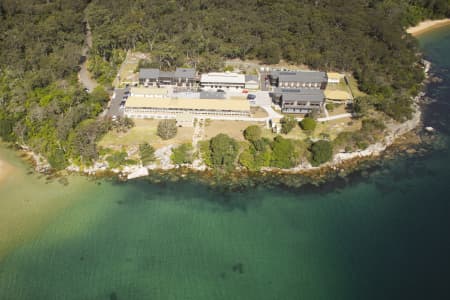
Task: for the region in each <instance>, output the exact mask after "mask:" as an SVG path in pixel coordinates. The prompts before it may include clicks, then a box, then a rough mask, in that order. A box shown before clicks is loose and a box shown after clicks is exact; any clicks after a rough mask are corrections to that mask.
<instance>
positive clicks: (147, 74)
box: [139, 69, 159, 79]
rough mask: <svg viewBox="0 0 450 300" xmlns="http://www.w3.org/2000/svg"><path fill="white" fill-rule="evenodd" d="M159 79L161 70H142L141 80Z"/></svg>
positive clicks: (140, 71)
mask: <svg viewBox="0 0 450 300" xmlns="http://www.w3.org/2000/svg"><path fill="white" fill-rule="evenodd" d="M158 77H159V69H140V70H139V79H147V78H151V79H156V78H158Z"/></svg>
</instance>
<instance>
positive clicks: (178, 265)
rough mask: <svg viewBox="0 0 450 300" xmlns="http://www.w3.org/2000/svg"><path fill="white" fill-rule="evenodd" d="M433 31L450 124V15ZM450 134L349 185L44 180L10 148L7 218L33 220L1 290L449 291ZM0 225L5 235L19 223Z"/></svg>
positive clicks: (178, 295) (432, 111) (440, 117)
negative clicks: (238, 186)
mask: <svg viewBox="0 0 450 300" xmlns="http://www.w3.org/2000/svg"><path fill="white" fill-rule="evenodd" d="M421 42H422V45H423V47H424V49H425V52H426V53H427V55H428V58H429V59H431V60H432V61H433V62H435V66H434V71H435V72H436V73H437V74H439V75H440V76H441V77H443V79H444V82H443V83H440V84H434V85H432V86H431V87H430V94H431V95H432V96H433V97H434V98H436V99H438V100H439V101H438V102H436V103H434V104H431V105H430V106H429V107H428V108H427V110H426V113H425V122H426V123H427V124H429V125H431V126H433V127H436V128H437V129H438V131H439V132H440V133H441V134H443V136H444V137H447V136H448V134H449V133H448V124H449V115H450V113H449V112H450V110H449V106H448V105H449V102H448V101H450V100H449V98H450V88H449V87H450V78H449V75H448V68H449V67H450V57H449V55H448V53H450V29H449V28H447V29H441V30H439V31H436V32H433V33H431V34H428V35H425V36H423V37H421ZM448 146H449V145H448V140H445V143H444V147H441V148H440V149H439V150H435V151H433V152H431V153H429V154H427V155H426V156H423V157H414V158H401V159H397V160H395V161H390V162H388V163H386V164H385V165H384V166H383V167H380V168H377V169H376V170H374V171H373V172H370V173H369V174H368V175H367V176H365V177H361V176H353V177H351V179H350V180H349V183H348V184H347V185H345V186H343V185H342V184H339V185H338V184H333V183H330V184H328V185H326V186H324V187H322V188H320V189H314V190H306V189H290V190H286V189H283V188H273V187H271V188H266V187H264V186H259V187H257V188H254V189H247V190H243V191H240V192H232V191H224V190H219V189H214V188H208V187H207V186H204V185H201V184H199V183H195V182H190V181H187V182H179V183H163V184H152V183H149V182H148V181H146V180H138V181H133V182H128V183H126V184H124V183H116V182H111V181H102V182H101V184H98V183H95V182H89V181H87V180H85V179H82V178H71V179H70V183H69V185H68V186H64V185H62V184H59V183H57V182H53V183H50V184H46V182H45V179H38V178H36V176H35V175H27V174H26V171H25V170H23V168H24V167H23V165H20V163H17V161H16V160H15V159H14V158H13V157H11V155H12V154H11V153H10V152H4V153H3V154H1V153H0V155H3V157H4V156H5V155H7V156H8V155H9V159H8V160H9V161H15V163H14V164H15V165H16V166H17V167H18V168H19V169H20V170H22V172H23V173H21V176H19V177H17V178H16V179H14V180H11V181H10V182H9V183H8V184H7V185H5V184H2V185H0V195H1V200H0V211H3V212H5V211H8V213H4V215H2V218H3V216H4V217H5V218H6V217H9V218H10V220H11V221H13V220H15V219H16V218H15V217H11V216H10V213H9V211H11V214H17V216H20V217H21V218H23V219H24V221H23V222H22V223H21V226H19V227H20V228H27V230H26V232H27V234H26V235H23V236H24V237H26V238H22V239H20V240H18V241H9V243H10V244H9V245H10V246H9V247H7V249H8V251H7V252H6V251H5V255H4V257H3V260H2V261H1V262H0V299H14V300H15V299H37V300H39V299H110V300H114V299H115V300H117V299H195V300H202V299H205V300H206V299H248V300H251V299H447V298H449V297H450V285H449V284H448V283H449V279H450V218H449V216H450V197H449V196H448V194H449V192H450V185H449V178H450V152H449V150H448ZM5 153H6V154H5ZM5 195H7V197H5ZM25 195H27V196H26V197H25ZM21 199H29V201H31V203H34V202H37V203H39V205H36V207H35V208H34V209H35V210H34V214H33V213H31V214H30V215H31V216H33V217H34V218H38V219H39V220H42V222H39V223H38V226H34V225H33V223H32V222H31V220H32V219H33V218H31V217H29V216H30V215H27V217H23V216H22V214H24V211H25V212H26V211H27V209H26V207H25V206H19V207H17V208H14V209H10V207H11V206H10V205H11V203H13V202H15V201H19V202H20V201H21ZM40 201H43V202H42V203H44V204H45V205H44V204H43V205H40V203H41V202H40ZM5 203H6V204H5ZM57 203H62V204H63V205H60V206H58V205H56V204H57ZM52 207H56V208H53V209H52V210H51V212H49V208H52ZM14 210H16V211H14ZM31 211H33V210H31ZM28 220H29V221H30V222H31V225H30V224H27V221H28ZM0 222H1V221H0ZM5 223H7V222H3V223H0V224H5ZM30 227H31V228H30ZM11 230H13V229H11ZM0 232H1V233H2V235H0V237H2V240H1V241H2V244H0V247H1V246H2V245H4V242H3V241H4V237H7V236H14V235H15V232H12V231H10V232H8V233H7V234H6V233H5V231H3V232H2V231H0Z"/></svg>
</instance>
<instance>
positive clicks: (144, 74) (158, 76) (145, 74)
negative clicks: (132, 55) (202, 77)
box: [139, 68, 197, 87]
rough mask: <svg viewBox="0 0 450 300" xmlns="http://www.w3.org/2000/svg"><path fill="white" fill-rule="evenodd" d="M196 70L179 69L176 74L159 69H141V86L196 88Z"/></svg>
mask: <svg viewBox="0 0 450 300" xmlns="http://www.w3.org/2000/svg"><path fill="white" fill-rule="evenodd" d="M196 74H197V73H196V71H195V69H191V68H177V69H176V70H175V72H166V71H161V70H159V69H144V68H143V69H140V70H139V84H141V85H143V86H146V87H148V86H157V87H159V86H168V85H170V86H179V87H194V86H195V85H196V83H197V75H196Z"/></svg>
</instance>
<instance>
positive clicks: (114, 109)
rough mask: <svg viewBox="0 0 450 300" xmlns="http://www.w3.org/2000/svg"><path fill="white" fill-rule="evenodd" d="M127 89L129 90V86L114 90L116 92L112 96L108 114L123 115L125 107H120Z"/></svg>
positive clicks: (110, 115)
mask: <svg viewBox="0 0 450 300" xmlns="http://www.w3.org/2000/svg"><path fill="white" fill-rule="evenodd" d="M127 90H129V88H125V89H115V90H114V94H113V97H112V98H111V103H110V105H109V109H108V113H107V116H109V117H112V116H118V117H123V115H124V109H123V108H120V102H122V100H123V96H124V95H125V91H127Z"/></svg>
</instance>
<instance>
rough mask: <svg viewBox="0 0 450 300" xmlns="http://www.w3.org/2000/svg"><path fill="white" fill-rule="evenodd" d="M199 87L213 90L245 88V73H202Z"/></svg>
mask: <svg viewBox="0 0 450 300" xmlns="http://www.w3.org/2000/svg"><path fill="white" fill-rule="evenodd" d="M200 87H202V88H204V89H215V90H217V89H221V90H241V89H244V88H245V75H244V74H237V73H231V72H225V73H207V74H202V75H201V77H200Z"/></svg>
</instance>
